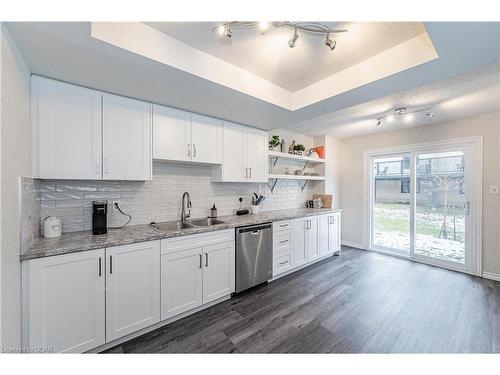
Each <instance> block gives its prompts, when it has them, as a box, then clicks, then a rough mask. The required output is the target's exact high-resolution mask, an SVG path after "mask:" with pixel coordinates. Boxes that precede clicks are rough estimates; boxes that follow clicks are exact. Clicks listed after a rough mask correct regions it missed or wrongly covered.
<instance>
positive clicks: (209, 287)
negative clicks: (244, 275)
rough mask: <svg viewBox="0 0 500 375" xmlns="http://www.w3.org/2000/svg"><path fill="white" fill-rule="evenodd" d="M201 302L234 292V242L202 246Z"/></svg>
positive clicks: (207, 301) (210, 300)
mask: <svg viewBox="0 0 500 375" xmlns="http://www.w3.org/2000/svg"><path fill="white" fill-rule="evenodd" d="M203 257H204V268H203V303H209V302H212V301H215V300H216V299H219V298H221V297H224V296H227V295H229V294H231V293H232V292H234V287H235V278H234V273H235V268H236V267H235V263H234V260H235V259H234V257H235V254H234V242H224V243H220V244H215V245H209V246H205V247H203Z"/></svg>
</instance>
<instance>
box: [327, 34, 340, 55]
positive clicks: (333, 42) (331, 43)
mask: <svg viewBox="0 0 500 375" xmlns="http://www.w3.org/2000/svg"><path fill="white" fill-rule="evenodd" d="M325 46H327V47H328V48H330V50H331V51H333V50H334V49H335V47H336V46H337V41H336V40H331V39H330V38H329V35H327V36H326V39H325Z"/></svg>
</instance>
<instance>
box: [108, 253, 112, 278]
mask: <svg viewBox="0 0 500 375" xmlns="http://www.w3.org/2000/svg"><path fill="white" fill-rule="evenodd" d="M112 273H113V256H112V255H110V256H109V274H110V275H111V274H112Z"/></svg>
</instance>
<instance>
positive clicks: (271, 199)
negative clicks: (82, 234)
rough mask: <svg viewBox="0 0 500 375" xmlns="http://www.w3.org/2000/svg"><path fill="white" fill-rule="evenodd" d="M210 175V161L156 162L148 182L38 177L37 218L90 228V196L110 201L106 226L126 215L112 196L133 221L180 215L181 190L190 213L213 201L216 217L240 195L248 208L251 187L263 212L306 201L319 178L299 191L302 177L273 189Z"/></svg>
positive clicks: (204, 211) (204, 212)
mask: <svg viewBox="0 0 500 375" xmlns="http://www.w3.org/2000/svg"><path fill="white" fill-rule="evenodd" d="M282 167H286V166H285V165H283V166H282ZM292 168H294V167H292ZM210 176H211V169H210V166H205V165H190V164H175V163H167V162H159V161H155V162H154V163H153V180H152V181H68V180H42V181H40V182H39V183H40V187H39V199H40V216H39V218H40V221H41V220H42V219H43V218H44V217H46V216H57V217H59V218H60V219H61V220H62V224H63V232H75V231H82V230H90V229H91V227H92V211H91V210H92V208H91V204H92V201H93V200H108V201H109V202H108V203H109V204H108V226H110V227H113V226H120V225H123V224H124V223H125V222H126V220H127V218H126V217H125V216H123V215H121V214H120V213H119V212H113V211H112V209H111V206H112V205H111V202H115V201H118V202H119V203H120V208H121V209H122V210H123V211H124V212H126V213H128V214H130V215H131V216H132V221H131V223H130V224H131V225H134V224H146V223H149V222H151V221H157V222H161V221H171V220H178V219H179V217H180V211H181V197H182V194H183V193H184V192H185V191H188V192H189V193H190V195H191V200H192V205H193V207H192V208H191V217H192V218H201V217H206V216H208V214H209V210H210V208H211V207H212V205H213V204H214V203H215V205H216V207H217V209H218V214H219V216H222V215H231V214H233V212H234V210H235V209H236V208H238V206H239V202H238V197H242V198H243V206H245V207H248V206H249V205H250V202H251V197H252V193H253V192H254V191H255V192H256V193H258V194H262V195H264V196H265V197H266V200H265V201H264V202H263V203H262V205H261V210H262V211H269V210H278V209H284V208H298V207H303V206H304V203H305V201H306V200H307V199H310V198H311V195H312V193H313V192H315V191H316V190H315V189H318V186H319V185H318V183H317V182H310V183H309V184H308V185H307V186H306V188H305V189H304V192H302V191H301V188H300V184H301V183H302V182H298V181H287V180H279V181H278V183H277V184H276V188H275V190H274V193H273V194H271V191H270V188H269V185H268V184H251V183H212V182H211V177H210Z"/></svg>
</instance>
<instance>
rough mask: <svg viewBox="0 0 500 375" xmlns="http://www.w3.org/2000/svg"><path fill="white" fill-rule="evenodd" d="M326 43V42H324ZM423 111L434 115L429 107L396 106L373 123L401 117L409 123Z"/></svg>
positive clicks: (390, 120)
mask: <svg viewBox="0 0 500 375" xmlns="http://www.w3.org/2000/svg"><path fill="white" fill-rule="evenodd" d="M325 44H326V43H325ZM421 112H425V116H427V117H429V118H432V117H434V112H432V110H431V109H430V108H424V109H408V108H406V107H400V108H396V109H395V110H393V111H392V112H390V113H387V114H385V115H383V116H380V117H379V118H377V119H376V122H375V125H376V126H381V125H382V123H383V122H385V121H387V122H393V121H394V120H395V119H398V118H399V119H403V121H404V122H406V123H410V122H412V121H413V119H414V118H415V114H416V113H421Z"/></svg>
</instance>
